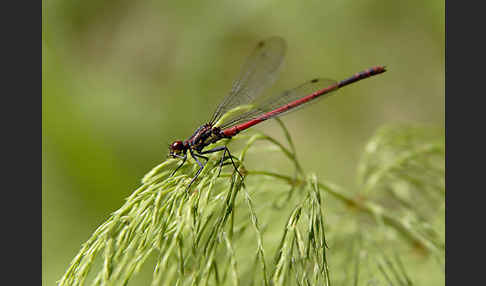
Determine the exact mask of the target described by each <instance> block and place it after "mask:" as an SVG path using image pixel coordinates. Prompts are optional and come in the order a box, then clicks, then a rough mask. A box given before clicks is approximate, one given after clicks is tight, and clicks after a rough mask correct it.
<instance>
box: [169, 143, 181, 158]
mask: <svg viewBox="0 0 486 286" xmlns="http://www.w3.org/2000/svg"><path fill="white" fill-rule="evenodd" d="M183 151H184V143H182V141H180V140H177V141H174V142H172V144H170V145H169V156H171V157H172V158H176V157H177V156H176V155H179V154H181V153H182V152H183Z"/></svg>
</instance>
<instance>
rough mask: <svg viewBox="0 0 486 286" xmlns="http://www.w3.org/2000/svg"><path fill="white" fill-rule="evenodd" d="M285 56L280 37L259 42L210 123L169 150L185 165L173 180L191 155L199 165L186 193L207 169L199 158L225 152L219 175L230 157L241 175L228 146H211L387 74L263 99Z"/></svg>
mask: <svg viewBox="0 0 486 286" xmlns="http://www.w3.org/2000/svg"><path fill="white" fill-rule="evenodd" d="M285 52H286V43H285V40H283V39H282V38H280V37H271V38H268V39H266V40H264V41H261V42H259V43H258V44H257V46H256V47H255V49H254V50H253V52H252V54H251V55H250V57H249V58H248V59H247V61H246V63H245V64H244V66H243V69H242V71H241V74H240V76H239V77H238V79H237V80H236V81H235V82H234V83H233V86H232V89H231V91H230V93H229V94H228V95H227V96H226V98H225V99H224V100H223V101H222V102H221V103H220V104H219V105H218V107H217V108H216V111H215V112H214V114H213V116H212V118H211V120H210V121H209V123H206V124H204V125H202V126H201V127H199V128H198V129H197V130H196V131H195V132H194V133H193V134H192V136H191V137H189V139H187V140H185V141H180V140H178V141H174V142H173V143H172V144H171V145H170V146H169V155H170V156H172V157H173V158H180V159H182V163H181V164H180V165H179V166H178V167H177V168H176V169H175V170H174V171H173V172H172V174H171V176H172V175H174V174H175V173H176V172H177V170H178V169H179V168H180V167H182V166H183V165H184V163H185V161H186V159H187V152H188V151H189V153H190V154H191V156H192V157H193V158H194V160H196V162H197V164H198V165H199V169H198V170H197V172H196V175H195V176H194V178H193V179H192V180H191V182H190V183H189V185H188V187H187V189H189V187H190V186H191V185H192V183H193V182H194V181H195V180H196V178H197V177H198V175H199V173H200V172H201V170H202V169H203V168H204V165H205V164H203V163H201V162H200V161H199V160H198V158H200V159H204V160H206V162H207V161H208V160H209V158H208V157H206V156H204V155H205V154H210V153H214V152H220V151H223V155H222V157H221V163H220V170H219V171H220V172H221V167H222V165H223V161H225V158H227V157H225V156H226V154H228V158H229V159H231V163H232V164H233V167H234V168H235V170H236V171H237V172H238V174H240V173H239V171H238V168H237V167H236V165H235V163H234V161H233V157H232V156H231V153H230V151H229V149H228V148H227V147H226V146H219V147H215V148H213V149H210V150H203V149H204V148H205V147H207V146H208V145H210V144H212V143H215V142H217V141H219V140H221V139H223V138H231V137H233V136H235V135H236V134H238V133H239V132H241V131H243V130H245V129H247V128H249V127H251V126H253V125H256V124H258V123H260V122H262V121H265V120H267V119H270V118H274V117H277V116H280V115H283V114H285V113H287V112H290V111H293V110H296V109H297V108H298V107H301V106H304V105H306V104H307V103H309V102H311V101H313V100H314V99H317V98H322V97H323V95H329V94H331V92H333V91H336V90H337V89H339V88H341V87H343V86H346V85H348V84H351V83H353V82H356V81H359V80H362V79H365V78H368V77H371V76H374V75H377V74H380V73H383V72H385V71H386V70H385V67H384V66H375V67H372V68H369V69H367V70H365V71H362V72H359V73H356V74H354V75H353V76H351V77H349V78H347V79H345V80H342V81H340V82H337V81H334V80H330V79H321V78H317V79H313V80H310V81H308V82H306V83H304V84H302V85H299V86H297V87H296V88H294V89H290V90H287V91H285V92H283V93H281V94H277V95H274V96H270V97H268V98H263V97H261V96H260V95H261V94H262V92H263V90H264V89H265V88H266V87H268V86H269V85H270V84H272V83H273V82H274V80H275V79H276V76H277V74H278V71H279V69H280V67H281V65H282V62H283V58H284V56H285ZM248 104H251V108H250V109H249V110H246V111H244V112H240V113H235V114H234V115H230V116H229V118H226V119H225V120H224V122H222V123H219V122H218V120H219V119H221V117H222V116H223V115H224V114H225V113H226V112H228V111H230V110H233V109H234V108H236V107H238V106H243V105H248ZM216 125H217V126H216ZM240 176H241V174H240Z"/></svg>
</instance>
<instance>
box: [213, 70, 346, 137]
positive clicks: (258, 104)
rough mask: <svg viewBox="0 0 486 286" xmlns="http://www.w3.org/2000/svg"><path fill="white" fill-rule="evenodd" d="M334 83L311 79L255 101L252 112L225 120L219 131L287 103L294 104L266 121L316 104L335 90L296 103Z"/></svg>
mask: <svg viewBox="0 0 486 286" xmlns="http://www.w3.org/2000/svg"><path fill="white" fill-rule="evenodd" d="M336 83H337V82H336V81H335V80H332V79H313V80H311V81H308V82H306V83H304V84H301V85H299V86H297V87H296V88H293V89H290V90H287V91H284V92H283V93H280V94H276V95H274V96H271V97H268V98H264V99H263V100H260V101H258V100H256V101H255V102H254V103H253V105H254V108H253V109H252V110H250V111H248V112H245V113H243V114H240V115H238V116H235V117H233V118H231V119H228V120H225V122H224V123H223V124H222V125H221V126H219V127H220V128H221V129H226V128H229V127H232V126H236V125H239V124H241V123H245V122H247V121H250V120H252V119H255V118H257V117H259V116H261V115H263V114H265V113H267V112H270V111H274V110H276V109H277V108H280V107H283V106H285V105H287V104H289V103H290V104H292V103H294V102H295V103H294V104H293V105H292V107H290V108H288V109H284V110H282V111H281V112H278V113H273V114H270V115H269V117H268V118H267V119H269V118H272V117H277V116H281V115H283V114H286V113H288V112H291V111H294V110H297V109H299V108H300V107H302V106H306V105H308V104H309V103H310V102H316V101H317V100H316V99H317V98H324V97H327V95H329V94H331V93H332V92H333V91H335V90H336V89H334V90H332V91H329V92H325V93H323V94H321V95H318V96H317V98H312V99H311V98H309V100H308V101H305V100H304V101H299V102H296V101H297V100H299V99H302V98H304V97H306V96H309V95H311V94H317V93H319V92H320V91H322V90H324V89H325V88H328V87H330V86H332V85H335V84H336Z"/></svg>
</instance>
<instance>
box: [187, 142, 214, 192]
mask: <svg viewBox="0 0 486 286" xmlns="http://www.w3.org/2000/svg"><path fill="white" fill-rule="evenodd" d="M189 152H190V153H191V156H192V158H194V160H196V163H197V164H198V165H199V169H198V170H197V172H196V175H194V178H192V180H191V182H190V183H189V185H188V186H187V188H186V191H188V190H189V188H190V187H191V185H192V183H194V181H195V180H196V179H197V177H198V176H199V173H201V171H202V169H203V168H204V166H205V165H206V164H203V163H201V162H200V161H199V160H198V159H197V157H199V158H203V159H205V160H206V162H208V160H209V158H207V157H204V156H201V155H196V154H194V153H193V152H192V150H191V149H189Z"/></svg>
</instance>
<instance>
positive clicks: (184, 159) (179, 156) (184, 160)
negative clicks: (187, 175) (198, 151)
mask: <svg viewBox="0 0 486 286" xmlns="http://www.w3.org/2000/svg"><path fill="white" fill-rule="evenodd" d="M174 156H175V157H177V158H180V159H183V160H182V163H181V164H180V165H179V166H178V167H177V168H176V169H175V170H174V172H172V174H170V176H169V178H170V177H172V176H174V174H175V173H176V172H177V170H179V169H180V168H181V167H182V165H184V163H185V162H186V159H187V153H186V154H184V156H181V155H174Z"/></svg>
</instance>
